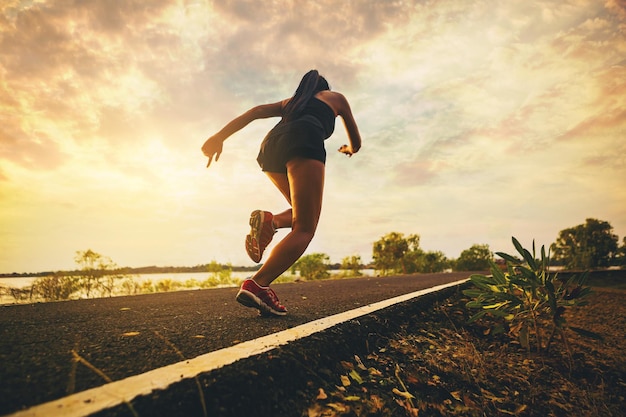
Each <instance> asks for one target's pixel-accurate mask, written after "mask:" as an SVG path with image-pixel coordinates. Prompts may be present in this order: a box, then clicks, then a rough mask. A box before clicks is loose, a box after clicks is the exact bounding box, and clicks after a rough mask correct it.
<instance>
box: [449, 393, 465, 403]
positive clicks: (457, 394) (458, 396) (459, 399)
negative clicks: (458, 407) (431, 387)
mask: <svg viewBox="0 0 626 417" xmlns="http://www.w3.org/2000/svg"><path fill="white" fill-rule="evenodd" d="M450 395H452V398H454V399H455V400H457V401H462V399H461V391H453V392H451V393H450Z"/></svg>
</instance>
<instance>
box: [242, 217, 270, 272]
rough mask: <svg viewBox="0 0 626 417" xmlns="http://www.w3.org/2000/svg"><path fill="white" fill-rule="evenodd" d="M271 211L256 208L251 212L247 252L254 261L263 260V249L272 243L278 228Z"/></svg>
mask: <svg viewBox="0 0 626 417" xmlns="http://www.w3.org/2000/svg"><path fill="white" fill-rule="evenodd" d="M273 219H274V216H273V215H272V213H270V212H269V211H262V210H254V211H253V212H252V214H250V234H249V235H247V236H246V252H247V253H248V256H249V257H250V259H252V260H253V261H254V262H256V263H259V262H261V257H262V256H263V251H264V250H265V248H266V247H267V245H269V244H270V242H271V241H272V238H273V237H274V233H276V229H275V228H274V222H273V221H272V220H273Z"/></svg>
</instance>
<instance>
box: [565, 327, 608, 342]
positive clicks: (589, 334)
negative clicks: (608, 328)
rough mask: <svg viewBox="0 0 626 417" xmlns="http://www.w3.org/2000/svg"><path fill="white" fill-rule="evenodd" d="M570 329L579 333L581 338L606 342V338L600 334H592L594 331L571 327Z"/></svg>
mask: <svg viewBox="0 0 626 417" xmlns="http://www.w3.org/2000/svg"><path fill="white" fill-rule="evenodd" d="M569 328H570V329H572V330H573V331H575V332H576V333H578V334H579V335H581V336H585V337H589V338H591V339H595V340H604V336H602V335H601V334H599V333H596V332H592V331H589V330H585V329H581V328H580V327H574V326H569Z"/></svg>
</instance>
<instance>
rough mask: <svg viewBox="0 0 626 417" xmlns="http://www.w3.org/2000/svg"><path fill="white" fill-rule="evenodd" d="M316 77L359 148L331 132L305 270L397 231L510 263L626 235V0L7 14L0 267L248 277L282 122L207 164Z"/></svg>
mask: <svg viewBox="0 0 626 417" xmlns="http://www.w3.org/2000/svg"><path fill="white" fill-rule="evenodd" d="M312 68H315V69H318V70H319V71H320V73H321V74H323V75H324V76H325V77H326V78H327V79H328V80H329V82H330V84H331V88H332V89H333V90H335V91H339V92H341V93H342V94H344V95H345V96H346V98H347V99H348V100H349V102H350V105H351V107H352V111H353V113H354V116H355V118H356V121H357V123H358V125H359V129H360V132H361V135H362V138H363V148H362V149H361V151H360V152H359V153H358V154H356V155H354V156H353V157H352V158H347V157H346V156H345V155H342V154H340V153H338V152H336V150H337V149H338V148H339V146H341V145H342V144H344V143H347V136H346V134H345V129H344V127H343V124H342V122H341V119H340V118H338V119H337V127H336V130H335V134H334V135H333V136H332V137H331V138H330V139H329V140H328V141H327V142H326V148H327V152H328V158H327V163H326V185H325V190H324V203H323V211H322V216H321V219H320V224H319V228H318V231H317V234H316V236H315V238H314V240H313V242H312V243H311V245H310V247H309V248H308V249H307V252H306V253H314V252H322V253H325V254H327V255H329V257H330V261H331V262H333V263H335V262H341V260H342V259H343V258H345V257H347V256H352V255H358V256H360V257H361V259H362V260H363V261H364V262H368V261H370V260H371V257H372V245H373V243H374V242H375V241H377V240H378V239H380V238H381V237H382V236H384V235H386V234H387V233H390V232H399V233H403V234H405V235H407V236H408V235H410V234H418V235H419V236H420V246H421V248H422V249H424V250H427V251H441V252H443V253H444V254H445V255H446V256H447V257H449V258H456V257H458V256H459V255H460V253H461V252H462V251H463V250H465V249H468V248H469V247H471V246H472V245H474V244H487V245H489V247H490V249H491V250H492V251H494V252H495V251H504V252H509V253H512V252H513V251H514V250H513V245H512V243H511V237H512V236H515V237H516V238H518V239H519V240H520V242H521V243H522V244H523V245H524V246H526V247H529V246H531V245H532V242H533V240H534V241H535V242H536V244H537V246H538V247H539V246H541V245H546V246H549V245H550V244H551V243H553V242H554V241H555V240H556V238H557V236H558V233H559V231H561V230H564V229H566V228H569V227H574V226H576V225H580V224H583V223H585V220H586V219H587V218H595V219H599V220H603V221H608V222H609V223H610V224H611V225H612V226H613V228H614V230H613V232H614V233H615V234H617V235H618V236H619V239H620V241H621V239H622V237H623V236H625V235H626V187H625V185H626V184H625V183H626V1H624V0H543V1H529V0H508V1H505V2H503V1H499V0H440V1H418V0H413V1H386V0H378V1H377V0H368V1H357V0H353V1H334V0H333V1H331V0H326V1H304V0H302V1H295V0H294V1H278V0H276V1H266V0H224V1H206V0H205V1H203V0H188V1H185V0H149V1H144V0H124V1H121V0H119V1H118V0H111V1H101V0H55V1H47V0H28V1H26V0H4V1H3V2H2V5H1V6H0V272H4V273H11V272H20V273H22V272H39V271H53V270H67V269H74V268H75V267H76V264H75V262H74V256H75V254H76V251H84V250H87V249H91V250H93V251H95V252H97V253H100V254H102V255H104V256H107V257H109V258H111V259H112V261H113V262H115V263H116V264H117V265H119V266H130V267H140V266H150V265H157V266H193V265H199V264H205V263H209V262H211V261H217V262H219V263H231V264H232V265H235V266H239V265H241V266H250V265H253V263H252V261H251V260H249V259H248V257H247V255H246V253H245V250H244V238H245V235H246V234H247V233H248V231H249V225H248V218H249V215H250V212H251V211H252V210H254V209H264V210H269V211H272V212H280V211H283V210H284V209H286V208H287V204H286V201H285V200H284V199H283V197H282V196H281V194H280V193H279V192H278V191H277V190H276V189H275V188H274V186H273V185H272V184H271V183H270V181H269V180H268V179H267V177H266V176H265V175H264V174H263V173H262V172H261V171H260V169H259V167H258V165H257V163H256V160H255V158H256V155H257V152H258V148H259V145H260V143H261V141H262V139H263V137H264V136H265V134H266V132H267V131H268V130H269V129H270V128H271V127H272V126H273V125H274V124H275V123H276V122H277V121H278V120H277V119H266V120H258V121H255V122H253V123H252V124H250V125H248V126H247V127H246V128H244V129H243V130H241V131H239V132H238V133H236V134H235V135H233V136H232V137H231V138H229V139H228V141H227V142H226V143H225V145H224V152H223V154H222V156H221V158H220V160H219V161H218V162H217V163H213V164H212V165H211V167H210V168H208V169H207V168H206V159H205V158H204V156H203V155H202V153H201V151H200V147H201V145H202V144H203V142H204V141H205V139H206V138H208V137H209V136H211V135H212V134H214V133H216V132H217V131H218V130H219V129H220V128H221V127H222V126H223V125H224V124H226V123H227V122H228V121H230V120H231V119H232V118H234V117H235V116H237V115H239V114H241V113H242V112H244V111H246V110H247V109H249V108H250V107H252V106H254V105H257V104H261V103H269V102H276V101H279V100H282V99H285V98H288V97H290V96H291V95H292V94H293V92H294V91H295V88H296V87H297V84H298V82H299V81H300V79H301V77H302V75H303V74H304V73H306V72H307V71H308V70H310V69H312ZM285 233H286V231H284V230H281V231H280V232H279V233H278V234H277V235H276V238H275V241H274V242H273V243H272V246H273V245H274V244H275V242H276V241H278V240H279V239H280V238H282V237H283V236H284V234H285ZM272 246H270V248H269V249H268V250H271V247H272Z"/></svg>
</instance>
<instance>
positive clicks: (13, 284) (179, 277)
mask: <svg viewBox="0 0 626 417" xmlns="http://www.w3.org/2000/svg"><path fill="white" fill-rule="evenodd" d="M329 272H330V273H331V276H332V275H337V274H340V273H342V272H345V271H343V270H330V271H329ZM361 273H362V274H363V275H364V276H374V274H375V270H373V269H362V270H361ZM252 274H253V272H250V271H232V272H231V275H230V276H231V278H232V279H233V280H236V281H243V280H244V279H246V278H248V277H250V276H251V275H252ZM129 276H130V277H132V280H133V282H135V283H137V284H138V285H139V286H141V285H142V284H144V283H147V282H151V283H152V284H157V283H158V282H160V281H166V280H169V281H172V282H176V283H181V284H183V283H186V282H188V281H191V280H194V281H196V282H202V281H206V280H207V279H208V278H210V277H211V276H213V274H212V273H209V272H179V273H164V274H136V275H129ZM37 278H39V277H11V278H0V287H4V288H19V289H21V288H28V287H30V286H31V285H32V284H33V282H35V280H36V279H37ZM182 289H193V287H186V288H182ZM13 303H15V298H14V297H13V296H11V294H10V293H7V292H6V291H2V292H0V304H13Z"/></svg>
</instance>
